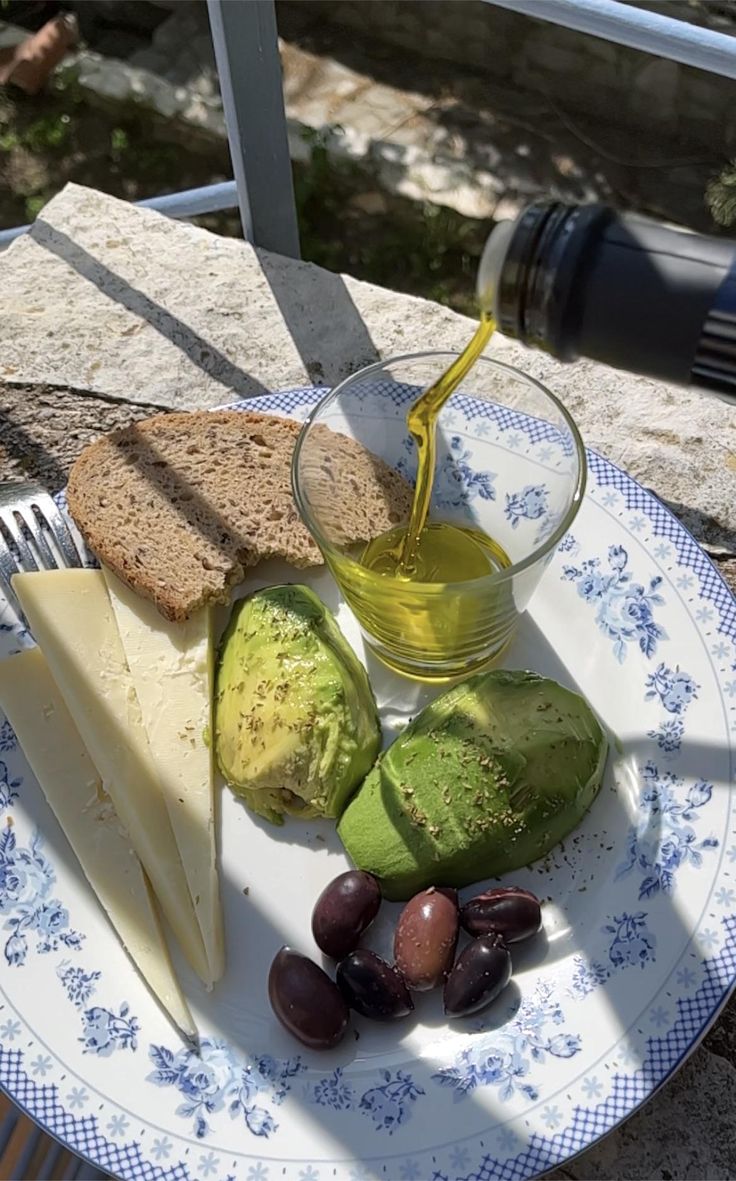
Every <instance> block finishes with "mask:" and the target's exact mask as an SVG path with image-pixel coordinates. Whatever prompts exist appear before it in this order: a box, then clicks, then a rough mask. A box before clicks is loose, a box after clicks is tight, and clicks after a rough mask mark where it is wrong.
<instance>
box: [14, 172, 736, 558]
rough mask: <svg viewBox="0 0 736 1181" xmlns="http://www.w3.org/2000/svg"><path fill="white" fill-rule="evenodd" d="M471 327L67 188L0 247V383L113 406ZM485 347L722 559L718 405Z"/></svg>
mask: <svg viewBox="0 0 736 1181" xmlns="http://www.w3.org/2000/svg"><path fill="white" fill-rule="evenodd" d="M400 266H401V261H400V260H397V270H398V268H400ZM473 328H474V323H473V321H472V320H470V319H468V318H467V317H464V316H460V315H457V314H456V313H454V312H452V311H450V310H449V309H447V308H444V307H440V306H439V305H437V304H434V303H431V302H429V301H427V300H422V299H418V298H416V297H413V296H408V295H401V294H398V293H396V292H393V291H387V290H385V289H383V288H380V287H376V286H374V285H372V284H370V283H364V282H360V281H358V280H356V279H352V278H350V277H349V276H346V275H337V274H333V273H332V272H329V271H326V270H323V269H321V268H320V267H316V266H314V265H312V264H310V263H304V262H296V261H294V260H291V259H286V258H282V257H280V256H278V255H274V254H269V253H267V252H265V251H261V250H256V249H255V248H254V247H252V246H250V245H249V244H247V243H244V242H239V241H236V240H233V239H229V238H221V237H217V236H216V235H213V234H210V233H208V232H207V231H205V230H201V229H199V228H198V227H196V226H192V225H189V224H186V223H182V222H175V221H172V220H169V219H167V218H165V217H163V216H161V215H160V214H157V213H154V212H152V211H151V210H145V209H139V208H136V207H134V206H132V205H128V204H126V203H125V202H123V201H119V200H116V199H115V198H113V197H109V196H106V195H103V194H101V193H97V192H95V191H94V190H91V189H85V188H82V187H80V186H76V185H69V186H67V187H66V188H65V189H64V190H63V192H62V193H60V194H59V195H58V196H56V197H55V198H54V199H53V200H52V201H51V202H49V204H48V205H47V206H46V207H45V209H44V210H43V211H42V212H41V215H40V216H39V218H38V219H37V220H36V222H35V223H34V226H33V228H32V231H31V232H30V233H29V234H28V235H26V236H24V237H23V238H20V239H18V240H17V241H16V242H15V243H14V244H13V245H12V247H11V248H10V249H9V250H8V251H7V252H6V253H5V254H4V255H2V256H0V379H4V380H6V381H14V382H47V383H51V384H55V385H67V386H71V387H74V388H77V389H87V390H90V391H92V392H95V393H99V394H102V395H105V396H107V397H110V398H113V399H118V400H122V401H130V402H136V403H147V404H151V405H156V406H168V407H181V408H187V407H194V406H214V405H218V404H221V403H223V402H227V401H229V400H232V399H233V398H237V397H245V396H250V395H254V394H259V393H263V392H265V391H268V390H274V389H284V388H289V387H294V386H299V385H305V384H310V383H325V384H328V385H331V384H334V383H335V382H336V381H339V380H340V379H341V378H342V377H345V376H346V375H347V374H348V373H351V372H354V371H355V370H356V369H358V368H360V367H361V366H362V365H365V364H368V363H369V362H371V361H374V360H376V359H377V358H378V357H388V356H391V355H395V354H399V353H407V352H413V351H419V350H424V349H448V350H457V349H461V348H462V347H463V346H464V345H465V344H466V343H467V341H468V340H469V339H470V336H471V334H472V331H473ZM492 353H493V356H495V357H497V358H498V359H499V360H502V361H505V362H507V363H510V364H512V365H517V366H519V367H520V368H522V369H524V370H526V371H527V372H528V373H530V374H531V375H532V376H533V377H536V378H537V379H539V380H541V381H543V382H544V383H545V384H546V385H547V386H549V388H550V389H551V390H553V391H554V392H555V393H556V394H557V395H558V396H559V397H560V398H561V400H562V401H563V402H564V403H565V404H566V405H567V406H568V408H569V409H570V411H571V412H572V413H573V415H574V416H575V418H576V419H577V421H578V423H579V425H580V428H581V430H582V433H583V436H584V438H585V441H586V443H587V444H588V445H589V446H592V447H595V448H596V449H598V450H599V451H601V452H602V453H603V454H605V455H607V456H608V457H609V458H610V459H612V460H614V461H615V462H616V463H619V464H621V466H623V467H626V468H627V470H628V471H630V472H631V474H632V475H634V476H636V478H637V479H639V480H641V481H642V483H644V484H645V485H647V486H648V487H650V488H652V489H653V490H654V491H655V492H656V493H657V495H659V496H660V497H661V498H662V499H664V500H665V501H667V502H668V503H670V504H672V505H674V506H676V507H677V506H679V507H681V508H682V509H684V510H687V511H686V513H685V519H686V521H687V523H688V524H689V526H690V527H691V528H693V529H694V531H695V532H696V534H697V536H698V537H699V538H700V539H701V540H703V541H705V542H707V543H708V544H710V545H712V546H714V547H720V548H722V549H725V550H727V551H730V552H733V553H736V495H734V493H735V492H736V415H734V413H733V409H732V408H729V407H728V406H727V405H726V404H725V403H723V402H720V401H718V400H717V399H713V398H710V397H707V396H705V395H702V394H699V393H697V392H695V391H688V390H681V389H677V388H675V387H672V386H668V385H665V384H660V383H656V382H652V381H647V380H644V379H642V378H638V377H634V376H631V375H629V374H625V373H621V372H617V371H614V370H612V369H608V368H606V367H604V366H601V365H597V364H593V363H590V362H584V361H581V362H578V363H577V364H575V365H562V364H560V363H558V362H556V361H554V360H553V359H552V358H550V357H548V356H546V355H545V354H542V353H536V352H532V351H530V350H527V349H524V348H522V347H521V346H520V345H518V344H516V343H515V342H513V341H509V340H505V339H503V338H501V337H498V338H497V339H496V341H495V342H494V344H493V345H492Z"/></svg>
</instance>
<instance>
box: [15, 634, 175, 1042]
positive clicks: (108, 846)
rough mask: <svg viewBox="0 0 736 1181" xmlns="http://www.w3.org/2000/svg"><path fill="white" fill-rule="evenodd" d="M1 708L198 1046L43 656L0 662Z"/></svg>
mask: <svg viewBox="0 0 736 1181" xmlns="http://www.w3.org/2000/svg"><path fill="white" fill-rule="evenodd" d="M0 708H2V710H3V712H4V713H5V716H6V717H7V719H8V721H9V722H10V724H11V726H12V727H13V729H14V730H15V733H16V735H17V738H18V741H19V742H20V745H21V747H22V748H23V751H24V752H25V756H26V759H27V760H28V763H29V765H30V767H31V770H32V771H33V774H34V775H35V776H36V779H37V780H38V782H39V784H40V786H41V790H42V791H43V793H44V795H45V796H46V799H47V800H48V803H49V806H50V807H51V810H52V812H53V813H54V815H55V816H56V819H57V820H58V821H59V824H60V825H61V827H62V829H63V831H64V834H65V836H66V838H67V840H68V841H69V844H70V845H71V847H72V849H73V850H74V853H75V854H76V857H77V859H78V861H79V864H80V865H81V867H82V869H83V871H84V874H85V877H86V878H87V880H88V882H89V884H90V885H91V887H92V889H93V890H94V892H95V894H96V895H97V897H98V899H99V901H100V903H101V904H102V906H103V907H104V909H105V911H106V912H107V916H108V918H109V919H110V922H111V923H112V925H113V927H114V928H115V930H116V931H117V933H118V935H119V936H120V939H121V940H122V943H123V946H124V947H125V949H126V951H127V952H128V955H129V956H130V958H131V959H132V960H133V962H134V964H135V965H136V967H137V968H138V970H139V972H140V974H141V976H142V977H143V979H144V980H145V981H146V983H147V984H148V986H149V988H150V989H151V991H152V992H153V994H154V996H155V997H157V998H158V1000H159V1002H160V1003H161V1005H162V1006H163V1007H164V1009H165V1010H166V1011H167V1012H168V1013H169V1015H170V1017H171V1018H172V1020H173V1021H174V1022H175V1024H176V1025H177V1026H178V1027H179V1029H180V1030H181V1031H182V1032H183V1033H184V1034H185V1035H186V1036H187V1037H189V1038H192V1039H194V1038H196V1036H197V1030H196V1027H195V1025H194V1022H193V1021H192V1015H191V1013H190V1012H189V1006H188V1005H187V1002H186V1000H185V999H184V995H183V993H182V991H181V988H180V987H179V982H178V980H177V979H176V976H175V974H174V969H173V967H172V964H171V959H170V957H169V951H168V948H167V946H166V942H165V940H164V936H163V932H162V930H161V924H160V922H159V918H158V914H157V912H156V909H155V903H154V900H153V896H152V892H151V889H150V886H149V883H148V880H147V878H146V875H145V873H144V872H143V868H142V866H141V863H140V861H139V860H138V858H137V856H136V854H135V853H134V851H133V849H132V848H131V842H130V840H129V838H128V836H127V833H126V832H125V830H124V829H123V828H122V825H121V822H120V819H119V817H118V815H117V813H116V812H115V809H114V807H113V805H112V801H111V800H110V797H109V796H108V795H107V794H106V793H105V791H104V790H103V787H102V783H101V781H100V778H99V776H98V774H97V771H96V769H95V767H94V766H93V764H92V760H91V759H90V757H89V755H88V753H87V751H86V750H85V748H84V744H83V743H82V739H81V738H80V737H79V732H78V730H77V729H76V727H75V725H74V722H73V721H72V718H71V715H70V713H69V711H68V710H67V708H66V706H65V704H64V701H63V699H62V696H61V694H60V693H59V690H58V689H57V687H56V685H55V683H54V681H53V679H52V676H51V673H50V672H49V667H48V665H47V663H46V660H45V659H44V657H43V655H42V653H41V650H40V648H32V649H29V650H27V651H25V652H20V653H19V654H18V655H17V656H10V657H9V658H8V659H7V660H3V661H2V662H0Z"/></svg>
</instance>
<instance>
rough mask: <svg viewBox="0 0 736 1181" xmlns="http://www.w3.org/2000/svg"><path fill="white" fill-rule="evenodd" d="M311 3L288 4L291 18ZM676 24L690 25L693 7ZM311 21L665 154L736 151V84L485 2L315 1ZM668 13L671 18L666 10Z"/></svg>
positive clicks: (677, 12)
mask: <svg viewBox="0 0 736 1181" xmlns="http://www.w3.org/2000/svg"><path fill="white" fill-rule="evenodd" d="M301 3H302V0H280V6H281V7H283V8H288V7H292V8H293V7H294V5H296V6H297V7H301ZM666 7H667V15H671V16H676V17H682V18H687V17H688V15H690V14H691V13H692V9H690V6H689V5H688V3H687V0H668V4H667V5H666ZM309 9H310V14H311V15H312V16H314V15H317V14H319V15H320V16H321V17H322V19H324V20H325V21H328V22H332V23H336V24H339V25H342V26H347V27H349V28H351V29H354V30H356V31H358V32H359V33H362V34H363V35H365V37H367V38H370V39H373V40H375V39H379V40H383V41H386V42H389V43H390V44H392V45H396V46H401V47H404V48H406V49H408V50H410V51H411V52H412V54H414V55H417V54H420V55H422V56H423V57H429V58H436V59H441V60H443V61H451V62H454V63H457V64H458V65H459V66H464V67H465V68H469V69H472V70H473V71H474V72H478V71H482V72H483V73H485V74H487V76H488V77H489V79H490V80H491V81H493V83H494V84H496V85H499V84H500V85H506V86H509V87H518V88H519V89H521V90H524V91H532V92H535V93H538V94H543V95H544V96H545V97H547V98H549V99H550V100H551V101H552V102H553V103H557V104H558V105H559V107H560V108H562V109H563V110H565V111H567V112H569V114H570V115H571V116H574V114H575V113H576V112H580V113H584V114H585V115H588V116H590V115H593V116H596V117H600V118H601V119H604V120H605V121H606V123H607V124H609V125H610V124H615V125H617V126H620V127H624V128H627V127H630V128H631V129H632V131H635V130H637V129H641V128H646V129H647V130H648V131H649V133H650V134H655V135H656V136H657V139H658V141H659V142H660V143H661V144H662V149H663V150H662V155H663V156H665V155H666V154H667V152H668V151H670V150H671V149H672V147H673V146H675V147H676V148H677V149H679V150H681V149H682V148H683V147H685V148H688V149H691V150H695V151H697V150H701V151H704V152H713V151H715V152H718V153H723V155H724V157H725V156H726V155H728V153H729V152H730V153H731V154H733V153H734V152H735V151H736V83H734V82H733V81H731V80H730V79H728V78H719V77H716V76H715V75H711V74H707V73H704V72H703V71H702V70H696V69H693V68H691V67H689V66H681V65H678V64H677V63H676V62H670V61H664V60H660V59H657V58H654V57H651V56H649V55H648V54H644V53H640V52H639V51H638V50H635V49H628V48H627V47H625V46H620V45H615V44H613V43H612V42H609V41H603V40H601V39H600V38H598V37H590V36H588V35H586V34H584V33H577V32H574V31H573V30H571V29H565V28H562V27H561V26H558V25H553V24H550V23H549V22H547V21H542V20H537V19H533V18H530V17H527V16H522V15H520V14H519V13H515V12H509V11H507V10H506V9H502V8H497V7H495V6H494V5H492V4H484V3H482V2H481V0H399V2H398V3H397V0H370V2H368V0H310V2H309ZM660 11H661V9H660Z"/></svg>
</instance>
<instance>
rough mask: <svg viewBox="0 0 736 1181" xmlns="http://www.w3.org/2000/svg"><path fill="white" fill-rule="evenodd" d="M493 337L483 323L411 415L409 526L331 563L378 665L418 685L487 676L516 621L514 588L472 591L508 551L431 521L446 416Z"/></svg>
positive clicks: (465, 528)
mask: <svg viewBox="0 0 736 1181" xmlns="http://www.w3.org/2000/svg"><path fill="white" fill-rule="evenodd" d="M493 329H494V323H493V320H492V319H491V317H490V316H489V315H485V314H484V315H482V316H481V321H480V324H479V326H478V328H477V330H476V332H475V335H474V336H473V339H472V340H471V341H470V343H469V344H468V346H467V348H466V349H465V350H464V351H463V352H462V353H461V354H460V356H459V357H457V359H456V360H455V361H453V363H452V365H450V366H449V368H448V369H447V370H446V372H445V373H443V374H442V376H441V377H440V378H439V379H438V380H437V381H436V382H434V384H433V385H431V386H430V387H429V388H428V389H426V390H425V391H424V393H423V394H422V395H421V396H420V397H419V398H417V400H416V402H414V404H413V405H412V406H411V408H410V409H409V412H408V414H407V426H408V429H409V432H410V434H411V435H412V437H413V439H414V440H415V443H416V448H417V480H416V487H415V490H414V499H413V504H412V510H411V514H410V518H409V523H408V525H401V526H397V527H395V528H393V529H389V530H388V531H387V532H386V533H382V534H380V536H378V537H375V538H374V539H373V540H372V541H370V542H368V544H367V545H366V546H365V548H364V549H363V551H362V552H361V553H359V554H355V553H353V554H352V555H349V554H345V555H344V556H343V555H339V556H337V555H336V556H333V557H332V558H330V559H328V560H329V561H330V565H331V567H332V570H333V574H334V575H335V577H336V579H337V581H338V583H339V584H340V587H341V589H342V591H343V593H344V594H345V597H346V599H347V601H348V603H349V604H350V606H351V607H352V609H353V611H354V612H355V614H356V616H357V617H358V619H359V620H360V622H361V624H362V625H363V627H364V629H365V630H366V632H367V634H368V635H369V636H370V637H371V639H372V643H373V646H374V647H375V648H376V650H377V651H378V653H379V654H380V656H381V657H382V659H383V660H384V661H385V662H386V663H387V664H389V665H390V666H391V667H393V668H395V669H397V670H398V671H400V672H405V673H409V674H410V675H411V676H414V677H417V678H419V679H420V680H428V681H431V682H435V681H439V680H448V679H451V678H452V677H453V676H456V675H457V674H458V673H459V672H460V671H464V672H466V673H467V672H469V671H472V670H473V669H475V668H480V667H482V666H483V665H484V664H485V663H486V662H487V660H488V658H489V656H488V654H489V653H491V654H494V653H495V652H497V651H498V647H499V643H501V642H502V641H503V638H504V637H505V636H506V635H507V634H508V631H509V619H510V618H511V616H512V615H513V613H514V607H513V594H512V589H511V586H510V584H506V583H503V582H501V583H499V584H498V585H496V584H492V585H488V584H487V583H485V582H483V581H479V582H477V583H476V588H475V589H474V588H473V583H474V582H475V580H483V579H484V578H486V577H487V576H488V575H490V574H494V573H496V572H497V571H499V570H505V569H506V568H507V567H508V566H510V565H511V559H510V558H509V556H508V554H507V553H506V551H505V550H504V549H503V547H502V546H501V545H499V543H498V542H497V541H495V540H494V539H493V538H492V537H489V536H488V535H487V534H485V533H484V532H482V530H480V529H478V528H477V527H476V526H474V525H472V524H468V525H464V524H455V523H451V522H449V521H443V520H439V519H435V518H434V516H433V517H430V514H429V509H430V504H431V497H432V485H433V482H434V477H435V466H436V460H437V423H438V419H439V415H440V411H441V410H442V407H443V406H444V405H445V403H446V402H447V399H448V398H449V397H450V395H451V394H452V393H453V392H454V391H455V390H456V389H457V387H458V386H459V385H460V383H461V381H462V380H463V379H464V378H465V377H466V375H467V374H468V372H469V371H470V369H471V368H472V367H473V365H474V364H475V362H476V361H477V360H478V358H479V356H480V354H481V352H482V351H483V348H484V346H485V345H486V344H487V343H488V341H489V340H490V338H491V335H492V333H493ZM468 584H470V585H468ZM499 637H501V639H500V640H499ZM497 641H498V643H497Z"/></svg>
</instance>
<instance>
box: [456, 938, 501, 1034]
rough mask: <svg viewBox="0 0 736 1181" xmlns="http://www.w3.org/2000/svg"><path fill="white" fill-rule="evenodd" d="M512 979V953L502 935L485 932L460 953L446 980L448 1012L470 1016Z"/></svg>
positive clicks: (486, 1003) (487, 1002)
mask: <svg viewBox="0 0 736 1181" xmlns="http://www.w3.org/2000/svg"><path fill="white" fill-rule="evenodd" d="M510 979H511V955H510V954H509V949H508V947H507V946H506V944H505V943H504V941H503V939H502V938H501V936H500V935H483V936H481V938H479V939H474V940H473V942H472V943H469V944H468V946H467V947H466V948H465V949H464V950H463V951H462V952H461V953H460V955H459V956H458V958H457V962H456V963H455V967H454V968H453V969H452V971H451V972H450V975H449V976H448V977H447V980H446V981H445V993H444V1002H445V1013H446V1014H447V1016H448V1017H469V1016H470V1015H471V1013H477V1012H478V1011H479V1010H480V1009H485V1007H486V1005H490V1003H491V1001H495V999H496V997H497V996H498V994H499V993H500V992H502V991H503V989H504V988H505V987H506V985H507V984H508V982H509V980H510Z"/></svg>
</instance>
